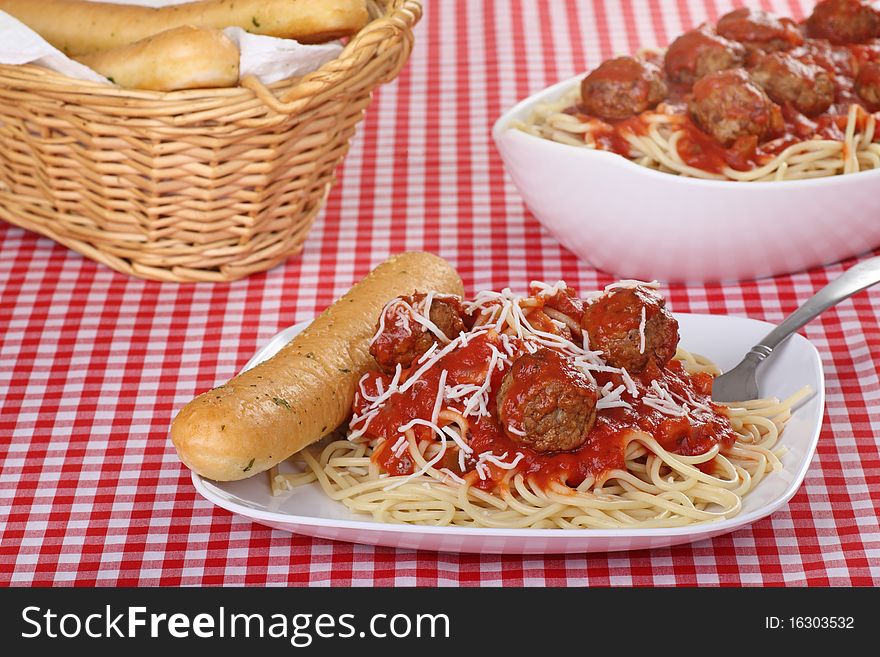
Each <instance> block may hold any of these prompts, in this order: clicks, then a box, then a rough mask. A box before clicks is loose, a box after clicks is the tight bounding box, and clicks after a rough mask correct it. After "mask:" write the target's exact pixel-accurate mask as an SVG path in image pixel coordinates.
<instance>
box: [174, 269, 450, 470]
mask: <svg viewBox="0 0 880 657" xmlns="http://www.w3.org/2000/svg"><path fill="white" fill-rule="evenodd" d="M430 290H437V291H438V292H442V293H446V294H459V295H460V294H462V291H463V290H462V284H461V279H460V278H459V277H458V274H457V273H456V272H455V270H454V269H453V268H452V267H451V266H450V265H449V264H448V263H447V262H446V261H445V260H443V259H441V258H438V257H437V256H434V255H431V254H429V253H420V252H410V253H404V254H401V255H399V256H396V257H393V258H391V259H390V260H387V261H386V262H384V263H383V264H381V265H379V266H378V267H376V269H374V270H373V271H372V272H370V274H368V275H367V277H366V278H364V279H363V280H362V281H361V282H360V283H358V284H357V285H355V286H354V287H353V288H351V290H349V292H348V293H347V294H346V295H345V296H343V297H342V298H341V299H339V300H338V301H336V302H335V303H334V304H333V305H332V306H330V307H329V308H328V309H327V310H325V311H324V312H323V313H322V314H321V315H320V316H319V317H318V318H317V319H315V321H314V322H312V324H311V325H310V326H309V327H308V328H307V329H306V330H305V331H303V332H302V333H300V334H299V335H298V336H296V337H295V338H294V339H293V340H292V341H291V342H290V343H288V344H287V346H285V347H284V348H283V349H282V350H281V351H280V352H278V353H277V354H276V355H275V356H274V357H272V358H271V359H269V360H267V361H265V362H263V363H261V364H260V365H257V366H256V367H254V368H253V369H251V370H248V371H247V372H244V373H242V374H240V375H238V376H236V377H234V378H233V379H232V380H230V381H229V382H228V383H226V384H225V385H223V386H220V387H219V388H215V389H214V390H210V391H208V392H205V393H203V394H201V395H199V396H198V397H196V398H195V399H193V400H192V401H191V402H190V403H189V404H187V405H186V406H185V407H184V408H183V410H181V411H180V413H179V414H178V415H177V417H176V418H175V419H174V422H173V424H172V425H171V440H172V442H173V443H174V446H175V447H176V448H177V454H178V456H179V457H180V460H181V461H183V463H184V464H186V465H187V466H188V467H189V468H190V469H192V470H195V471H196V472H197V473H199V474H200V475H202V476H203V477H207V478H209V479H215V480H218V481H234V480H237V479H245V478H247V477H250V476H252V475H254V474H256V473H258V472H262V471H264V470H268V469H269V468H270V467H272V466H273V465H275V464H277V463H280V462H281V461H283V460H284V459H286V458H287V457H289V456H290V455H291V454H293V453H295V452H297V451H299V450H300V449H302V448H303V447H306V446H307V445H309V444H311V443H313V442H315V441H317V440H319V439H321V438H322V437H323V436H324V435H326V434H327V433H329V432H330V431H332V430H333V429H335V428H336V427H337V426H339V425H340V424H342V423H343V422H344V421H345V420H347V419H348V418H349V416H350V415H351V405H352V402H353V401H354V394H355V390H356V388H357V385H358V381H359V380H360V378H361V377H362V376H363V374H364V373H365V372H367V371H368V370H369V369H372V368H373V367H375V362H374V361H373V357H372V356H371V355H370V353H369V342H370V339H371V338H372V336H373V334H374V333H375V330H376V322H377V320H378V318H379V315H380V314H381V312H382V309H383V308H384V307H385V304H386V303H387V302H388V301H390V300H391V299H393V298H394V297H396V296H401V295H407V294H412V293H413V292H414V291H421V292H427V291H430Z"/></svg>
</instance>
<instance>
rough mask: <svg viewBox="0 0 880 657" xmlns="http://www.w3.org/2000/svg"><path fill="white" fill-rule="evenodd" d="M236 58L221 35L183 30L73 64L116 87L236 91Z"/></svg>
mask: <svg viewBox="0 0 880 657" xmlns="http://www.w3.org/2000/svg"><path fill="white" fill-rule="evenodd" d="M239 55H240V54H239V51H238V46H236V45H235V43H234V42H233V41H232V39H230V38H229V37H227V36H226V35H225V34H223V32H220V31H219V30H206V29H203V28H200V27H193V26H192V25H184V26H183V27H175V28H173V29H171V30H166V31H165V32H160V33H159V34H156V35H155V36H151V37H147V38H146V39H143V40H141V41H136V42H135V43H132V44H130V45H127V46H120V47H118V48H111V49H110V50H102V51H100V52H95V53H90V54H87V55H80V56H79V57H77V59H78V60H79V61H80V62H82V63H83V64H85V65H86V66H88V67H90V68H91V69H92V70H94V71H97V72H98V73H100V74H101V75H103V76H105V77H107V78H109V79H110V81H111V82H115V83H116V84H118V85H119V86H120V87H126V88H128V89H153V90H155V91H174V90H177V89H199V88H205V87H232V86H234V85H236V84H237V83H238V62H239V59H240V56H239Z"/></svg>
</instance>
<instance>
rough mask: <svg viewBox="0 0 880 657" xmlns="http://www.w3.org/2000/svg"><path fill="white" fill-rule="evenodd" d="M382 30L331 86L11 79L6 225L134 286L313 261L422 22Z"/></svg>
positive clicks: (402, 11) (3, 117)
mask: <svg viewBox="0 0 880 657" xmlns="http://www.w3.org/2000/svg"><path fill="white" fill-rule="evenodd" d="M368 4H369V8H370V12H371V18H372V19H373V20H371V22H370V23H368V24H367V25H366V26H365V27H364V28H363V29H362V30H361V31H360V32H359V33H358V34H357V35H355V36H354V37H352V38H351V40H350V41H349V42H348V44H347V45H346V47H345V49H344V50H343V52H342V54H341V55H340V56H339V57H338V58H337V59H335V60H333V61H331V62H328V63H327V64H325V65H324V66H322V67H321V68H320V69H318V70H317V71H315V72H313V73H310V74H309V75H307V76H304V77H302V78H299V79H295V80H287V81H283V82H279V83H276V84H273V85H270V86H268V87H267V86H264V85H263V84H261V83H260V82H259V81H258V80H256V79H255V78H245V79H244V80H242V83H241V86H239V87H236V88H231V89H201V90H187V91H178V92H172V93H161V92H152V91H136V90H126V89H119V88H116V87H112V86H110V85H102V84H95V83H90V82H83V81H79V80H72V79H70V78H68V77H65V76H63V75H60V74H58V73H55V72H53V71H49V70H48V69H45V68H42V67H38V66H31V65H27V66H7V65H0V218H3V219H6V220H7V221H9V222H11V223H13V224H16V225H18V226H21V227H23V228H26V229H28V230H32V231H35V232H37V233H41V234H43V235H46V236H48V237H50V238H52V239H53V240H55V241H57V242H59V243H60V244H63V245H65V246H67V247H69V248H71V249H73V250H74V251H78V252H79V253H81V254H83V255H85V256H87V257H89V258H92V259H94V260H97V261H98V262H102V263H104V264H105V265H107V266H109V267H112V268H113V269H116V270H118V271H121V272H125V273H127V274H131V275H133V276H137V277H140V278H147V279H155V280H164V281H177V282H184V281H231V280H236V279H239V278H243V277H245V276H248V275H249V274H252V273H254V272H258V271H264V270H266V269H269V268H271V267H273V266H274V265H276V264H278V263H279V262H281V261H282V260H284V259H285V258H287V257H289V256H291V255H293V254H295V253H297V252H299V251H300V250H301V249H302V245H303V242H304V240H305V238H306V236H307V234H308V232H309V229H310V228H311V225H312V223H313V221H314V219H315V216H316V215H317V213H318V211H319V210H320V209H321V206H322V205H323V203H324V200H325V199H326V197H327V193H328V192H329V190H330V186H331V185H332V184H333V182H334V180H335V178H334V170H335V168H336V166H337V165H338V164H339V163H340V162H341V160H342V158H343V157H344V156H345V154H346V152H347V151H348V146H349V141H350V139H351V138H352V136H353V135H354V132H355V128H356V125H357V123H358V122H359V121H360V120H361V118H363V115H364V111H365V110H366V108H367V106H368V105H369V103H370V97H371V92H372V91H373V89H375V88H376V87H378V86H379V85H380V84H382V83H384V82H388V81H390V80H392V79H394V77H395V76H397V74H398V73H399V72H400V70H401V69H402V68H403V66H404V64H405V63H406V61H407V59H408V57H409V54H410V52H411V50H412V46H413V27H414V25H415V24H416V22H418V20H419V18H420V17H421V6H420V5H419V3H417V2H414V1H413V0H386V1H385V2H372V1H371V2H369V3H368Z"/></svg>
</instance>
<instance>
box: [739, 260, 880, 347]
mask: <svg viewBox="0 0 880 657" xmlns="http://www.w3.org/2000/svg"><path fill="white" fill-rule="evenodd" d="M877 283H880V256H877V257H874V258H869V259H867V260H865V261H864V262H860V263H859V264H857V265H853V266H852V267H850V268H849V269H847V270H846V271H845V272H843V273H842V274H841V275H840V276H838V277H837V278H835V279H834V280H833V281H831V282H830V283H828V285H826V286H825V287H823V288H822V289H821V290H819V291H818V292H816V294H814V295H813V296H812V297H810V298H809V299H808V300H807V301H806V302H805V303H804V305H802V306H801V307H800V308H798V309H797V310H795V311H794V312H793V313H792V314H791V315H789V316H788V317H786V318H785V320H783V322H782V323H781V324H780V325H779V326H777V327H776V328H775V329H773V330H772V331H770V333H768V334H767V336H766V337H765V338H764V339H763V340H761V341H760V342H759V343H758V344H756V345H755V346H754V347H752V349H751V351H749V355H750V356H753V357H754V358H755V359H756V360H757V362H761V361H762V360H764V359H765V358H767V356H769V355H770V354H771V353H773V350H774V349H775V348H776V347H778V346H779V344H780V343H781V342H782V341H783V340H785V339H786V338H788V337H789V336H790V335H791V334H792V333H794V332H795V331H797V330H798V329H799V328H800V327H802V326H803V325H804V324H806V323H807V322H809V321H811V320H813V319H815V318H816V317H817V316H818V315H820V314H821V313H823V312H825V311H826V310H828V309H829V308H830V307H831V306H834V305H837V304H838V303H840V302H841V301H843V300H844V299H848V298H849V297H851V296H852V295H854V294H856V293H857V292H861V291H862V290H865V289H867V288H869V287H871V286H872V285H876V284H877Z"/></svg>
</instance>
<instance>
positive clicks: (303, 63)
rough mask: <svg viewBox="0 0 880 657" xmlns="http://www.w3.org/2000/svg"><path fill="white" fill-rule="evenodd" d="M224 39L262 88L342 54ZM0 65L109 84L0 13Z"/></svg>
mask: <svg viewBox="0 0 880 657" xmlns="http://www.w3.org/2000/svg"><path fill="white" fill-rule="evenodd" d="M179 2H180V0H177V1H176V2H174V1H171V2H169V1H167V0H165V1H164V2H163V1H157V0H125V4H143V5H150V6H158V5H162V4H179ZM224 31H225V33H226V35H227V36H228V37H229V38H230V39H232V40H233V41H235V42H236V43H237V44H238V47H239V50H240V51H241V61H240V64H239V68H240V71H241V77H244V76H245V75H255V76H257V78H259V80H260V81H261V82H262V83H263V84H271V83H272V82H277V81H278V80H284V79H287V78H290V77H297V76H301V75H305V74H306V73H309V72H311V71H314V70H315V69H317V68H319V67H320V66H321V65H322V64H324V63H325V62H328V61H330V60H332V59H335V58H336V57H338V56H339V53H340V52H342V44H341V43H340V42H338V41H333V42H330V43H322V44H316V45H306V44H302V43H299V42H298V41H294V40H292V39H276V38H274V37H269V36H262V35H258V34H249V33H248V32H245V31H244V30H242V29H241V28H240V27H229V28H226V30H224ZM0 64H15V65H18V64H38V65H39V66H45V67H46V68H49V69H52V70H53V71H57V72H59V73H62V74H64V75H67V76H69V77H71V78H75V79H77V80H89V81H92V82H104V83H106V84H112V83H111V82H110V81H109V80H108V79H107V78H105V77H104V76H103V75H100V74H99V73H96V72H95V71H93V70H92V69H90V68H89V67H87V66H85V65H83V64H80V63H79V62H77V61H74V60H72V59H70V58H69V57H68V56H67V55H65V54H64V53H63V52H61V51H60V50H58V49H57V48H55V47H54V46H52V45H51V44H50V43H49V42H48V41H46V40H45V39H43V37H41V36H40V35H39V34H37V33H36V32H34V31H33V30H32V29H31V28H29V27H28V26H27V25H25V24H24V23H22V22H21V21H19V20H18V19H16V18H14V17H12V16H10V15H9V14H7V13H6V12H4V11H0Z"/></svg>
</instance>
